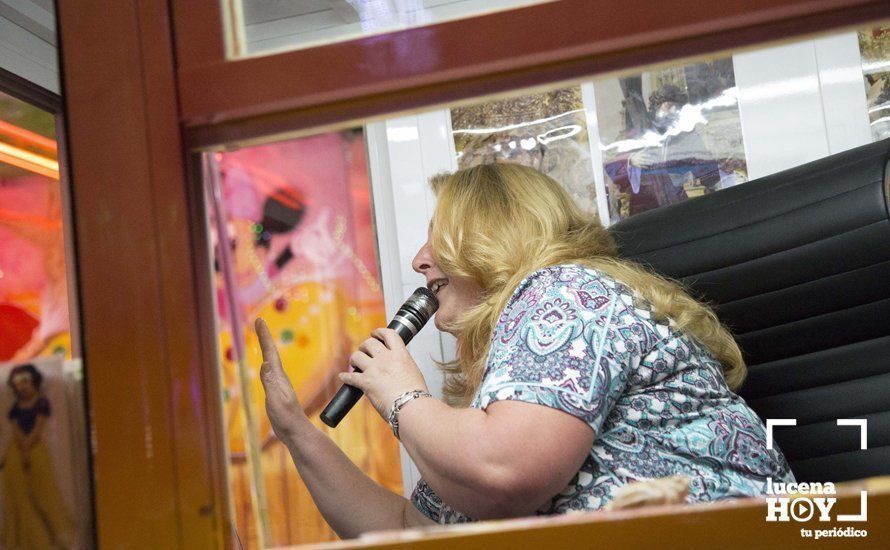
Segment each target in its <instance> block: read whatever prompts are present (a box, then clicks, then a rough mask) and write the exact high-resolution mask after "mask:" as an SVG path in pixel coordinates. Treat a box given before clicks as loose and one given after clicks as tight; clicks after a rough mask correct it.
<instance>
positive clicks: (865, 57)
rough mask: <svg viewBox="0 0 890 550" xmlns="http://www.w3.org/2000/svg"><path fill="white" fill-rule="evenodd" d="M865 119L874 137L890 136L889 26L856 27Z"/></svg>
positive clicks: (875, 139)
mask: <svg viewBox="0 0 890 550" xmlns="http://www.w3.org/2000/svg"><path fill="white" fill-rule="evenodd" d="M858 34H859V53H860V55H861V56H862V78H863V80H864V81H865V99H866V103H867V105H868V122H869V125H870V126H871V136H872V139H873V140H874V141H878V140H881V139H885V138H888V137H890V26H886V25H885V26H882V27H875V28H873V29H868V30H864V31H859V33H858Z"/></svg>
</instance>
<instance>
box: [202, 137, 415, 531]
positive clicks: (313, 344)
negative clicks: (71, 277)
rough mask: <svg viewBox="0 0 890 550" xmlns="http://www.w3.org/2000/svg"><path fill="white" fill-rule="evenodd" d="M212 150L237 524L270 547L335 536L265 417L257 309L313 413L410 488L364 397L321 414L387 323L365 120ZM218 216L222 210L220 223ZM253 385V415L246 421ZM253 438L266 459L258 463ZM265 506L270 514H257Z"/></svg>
mask: <svg viewBox="0 0 890 550" xmlns="http://www.w3.org/2000/svg"><path fill="white" fill-rule="evenodd" d="M209 160H210V162H209V165H210V167H211V168H210V169H211V170H212V173H211V174H209V175H210V176H211V177H209V178H207V181H208V182H209V185H210V186H211V189H210V191H211V193H210V194H209V197H211V198H210V199H209V201H210V202H209V204H208V211H209V212H211V220H210V221H211V234H212V236H213V241H214V260H215V261H214V264H215V269H216V274H215V275H216V289H217V296H218V300H217V304H218V315H219V329H220V331H219V345H220V351H221V354H222V357H221V358H220V359H221V360H220V368H221V379H222V383H223V388H222V390H223V395H224V406H225V411H224V416H225V422H226V432H227V447H228V451H229V459H230V461H229V474H230V481H231V485H230V490H231V496H232V502H233V505H234V513H235V519H236V522H237V530H238V534H239V537H240V539H241V542H242V543H243V544H245V546H247V545H250V546H251V547H256V546H257V544H258V543H259V542H260V541H261V540H262V542H263V543H264V544H265V545H267V546H285V545H292V544H298V543H309V542H320V541H326V540H335V539H336V537H335V535H334V533H333V532H332V531H331V529H330V528H329V527H328V526H327V525H326V524H325V522H324V520H323V519H322V518H321V516H320V515H319V513H318V510H317V508H316V507H315V505H314V504H313V503H312V499H311V497H310V496H309V493H308V491H307V490H306V488H305V486H304V485H303V484H302V482H301V481H300V479H299V475H298V474H297V472H296V470H295V468H294V465H293V463H292V461H291V458H290V455H289V453H288V450H287V448H286V447H285V446H284V445H283V444H282V443H281V442H280V441H279V440H278V439H277V438H276V437H275V435H274V433H273V432H272V429H271V427H270V425H269V420H268V417H267V416H266V414H265V410H264V408H263V400H264V394H263V389H262V385H261V383H260V380H259V369H260V365H261V364H262V356H261V353H260V349H259V344H258V341H257V338H256V334H255V332H254V330H253V321H254V319H256V318H257V317H262V318H263V319H264V320H265V321H266V323H267V324H268V326H269V328H270V330H271V332H272V334H273V336H274V338H275V339H276V342H277V345H278V349H279V352H280V354H281V359H282V362H283V365H284V368H285V370H286V372H287V373H288V375H289V376H290V378H291V380H292V382H293V383H294V385H295V387H296V390H297V394H298V397H299V399H300V402H301V404H302V405H303V407H304V409H305V411H306V414H307V415H308V416H309V418H310V419H311V420H312V421H313V423H315V424H316V425H317V426H318V427H319V428H320V429H322V430H323V431H325V432H326V433H329V434H330V435H331V437H332V438H334V440H335V441H336V442H337V443H338V445H339V446H340V448H341V449H343V451H344V452H346V454H347V455H348V456H349V457H350V458H351V459H352V460H353V461H355V462H356V463H357V464H361V465H363V469H364V470H365V471H366V472H369V473H370V474H371V476H372V477H373V478H374V479H375V480H376V481H377V482H379V483H381V484H382V485H384V486H385V487H387V488H388V489H390V490H392V491H395V492H401V489H402V483H401V471H400V467H399V452H398V445H397V443H396V441H395V440H394V439H393V438H392V435H391V433H390V432H389V428H388V426H387V425H386V424H385V423H384V422H381V421H380V419H379V418H378V417H377V413H376V412H375V411H374V409H373V407H372V406H371V405H370V404H369V403H368V401H367V400H366V399H363V400H361V401H360V402H359V404H358V405H357V406H356V407H355V409H353V411H352V412H351V413H350V414H349V415H348V416H347V417H346V419H345V420H344V421H343V422H342V423H341V424H340V426H338V427H337V428H336V429H331V428H328V427H327V426H325V425H323V424H322V423H321V422H320V420H319V418H318V417H319V413H320V412H321V410H322V409H323V408H324V406H325V405H326V404H327V403H328V401H329V400H330V398H331V397H332V396H333V395H334V393H335V392H336V391H337V390H338V389H339V387H340V385H341V384H340V382H339V379H338V378H337V373H339V372H343V371H345V370H347V368H348V358H349V355H350V354H351V353H352V352H353V351H355V349H356V348H357V347H358V345H359V344H360V343H361V342H362V341H364V340H365V339H367V338H368V336H369V335H370V333H371V330H373V329H375V328H378V327H381V326H385V325H386V319H385V318H384V317H385V312H384V306H383V294H382V291H381V288H380V282H379V274H378V268H377V260H376V256H375V250H374V246H375V242H374V230H373V225H372V221H371V195H370V184H369V179H368V171H367V165H366V154H365V142H364V137H363V133H362V132H361V131H360V130H354V131H346V132H341V133H331V134H324V135H318V136H313V137H307V138H303V139H296V140H290V141H285V142H280V143H274V144H270V145H261V146H255V147H249V148H245V149H241V150H238V151H233V152H226V153H219V154H216V155H215V156H214V157H213V158H211V159H209ZM214 191H218V193H214ZM217 197H218V198H219V199H220V200H216V198H217ZM218 215H222V216H224V218H223V223H221V224H220V223H219V219H218V218H217V216H218ZM220 228H223V229H224V233H223V232H222V231H220V230H219V229H220ZM221 247H225V249H226V250H222V249H221ZM239 367H241V369H239ZM242 369H243V370H242ZM245 395H246V396H248V397H249V399H250V403H251V405H252V407H253V411H254V416H255V422H254V425H253V426H252V427H250V428H248V423H247V421H246V414H245V400H244V397H245ZM251 449H254V450H255V452H256V453H257V454H256V456H258V457H259V464H256V465H253V464H251V461H250V456H251V454H250V453H251ZM264 508H265V509H268V515H267V516H259V515H257V510H259V509H264ZM264 525H265V527H264ZM264 530H265V532H264Z"/></svg>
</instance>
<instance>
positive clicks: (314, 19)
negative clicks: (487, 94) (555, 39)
mask: <svg viewBox="0 0 890 550" xmlns="http://www.w3.org/2000/svg"><path fill="white" fill-rule="evenodd" d="M549 1H552V0H495V1H490V0H334V1H329V0H304V1H302V2H269V1H266V0H222V2H223V10H226V11H224V13H236V14H238V17H237V20H239V21H240V23H236V25H239V26H240V27H241V30H242V31H243V36H244V41H245V46H244V51H241V52H237V55H238V56H241V55H256V54H263V53H269V52H271V51H273V50H295V49H301V48H308V47H312V46H320V45H324V44H329V43H332V42H342V41H345V40H352V39H355V38H359V37H362V36H371V35H375V34H380V33H385V32H392V31H397V30H402V29H409V28H414V27H421V26H424V25H431V24H434V23H441V22H443V21H450V20H454V19H460V18H463V17H471V16H474V15H482V14H484V13H490V12H494V11H500V10H506V9H512V8H518V7H522V6H527V5H531V4H540V3H543V2H549ZM238 35H242V33H241V32H239V33H238ZM414 53H415V54H418V53H421V52H414Z"/></svg>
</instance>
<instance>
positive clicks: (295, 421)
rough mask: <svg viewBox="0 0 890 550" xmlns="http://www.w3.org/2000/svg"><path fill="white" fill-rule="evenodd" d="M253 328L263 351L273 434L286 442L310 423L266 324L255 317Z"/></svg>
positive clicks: (263, 372) (261, 372) (264, 375)
mask: <svg viewBox="0 0 890 550" xmlns="http://www.w3.org/2000/svg"><path fill="white" fill-rule="evenodd" d="M254 328H256V334H257V337H258V338H259V340H260V348H261V349H262V350H263V365H262V366H261V367H260V380H261V381H262V383H263V390H264V391H265V393H266V414H267V415H268V416H269V422H270V423H271V424H272V430H273V431H274V432H275V435H276V436H277V437H278V439H280V440H281V441H283V442H284V443H285V444H287V443H288V442H290V441H291V440H292V439H293V438H294V437H296V436H297V435H298V433H299V432H300V430H305V429H307V428H309V427H311V426H312V425H311V423H310V422H309V418H307V417H306V413H304V412H303V407H302V406H301V405H300V401H299V400H298V399H297V393H296V392H295V391H294V387H293V385H292V384H291V383H290V378H288V377H287V374H286V373H285V372H284V369H283V368H282V367H281V357H280V356H279V355H278V348H276V347H275V341H274V340H273V339H272V334H271V333H270V332H269V327H267V326H266V322H265V321H263V320H262V319H257V320H256V323H255V324H254Z"/></svg>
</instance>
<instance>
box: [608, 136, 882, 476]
mask: <svg viewBox="0 0 890 550" xmlns="http://www.w3.org/2000/svg"><path fill="white" fill-rule="evenodd" d="M888 157H890V140H884V141H881V142H878V143H874V144H871V145H866V146H863V147H858V148H856V149H852V150H850V151H846V152H844V153H840V154H837V155H832V156H830V157H827V158H824V159H821V160H818V161H815V162H811V163H809V164H805V165H803V166H799V167H797V168H794V169H791V170H786V171H784V172H780V173H778V174H774V175H771V176H768V177H765V178H760V179H758V180H753V181H750V182H748V183H745V184H743V185H740V186H736V187H733V188H730V189H726V190H722V191H719V192H717V193H714V194H711V195H706V196H704V197H700V198H696V199H692V200H689V201H687V202H684V203H681V204H676V205H672V206H669V207H665V208H661V209H659V210H654V211H651V212H646V213H643V214H640V215H637V216H634V217H633V218H630V219H628V220H625V221H622V222H620V223H617V224H615V225H614V226H613V227H612V228H611V231H612V233H613V234H614V235H615V237H616V239H617V240H618V243H619V248H620V250H621V254H622V255H623V256H624V257H627V258H632V259H634V260H637V261H639V262H642V263H644V264H648V265H649V266H651V267H652V268H653V269H654V270H655V271H657V272H659V273H662V274H664V275H668V276H670V277H673V278H676V279H679V280H681V281H683V282H684V283H685V284H686V285H688V287H689V288H691V289H692V292H693V294H695V295H697V296H698V297H700V298H702V299H703V300H704V301H706V302H708V303H710V304H711V305H712V306H714V308H715V310H716V311H717V314H718V316H719V317H720V318H721V320H722V321H723V322H724V323H725V324H726V325H727V326H729V327H730V329H731V330H732V331H733V334H734V335H735V336H736V339H737V340H738V342H739V345H740V346H741V348H742V352H743V353H744V355H745V360H746V362H747V364H748V379H747V381H746V382H745V384H744V386H743V387H742V389H741V391H740V394H741V395H742V396H743V397H744V398H745V399H746V400H747V402H748V404H749V405H750V406H751V407H752V408H753V409H754V410H755V411H757V413H758V414H759V415H760V416H761V417H762V418H763V419H767V418H795V419H797V426H796V427H788V428H778V429H776V430H775V437H776V441H777V442H778V444H779V446H780V448H781V449H782V451H783V452H784V453H785V456H786V457H787V458H788V460H789V462H790V463H791V467H792V469H793V470H794V473H795V474H796V476H797V479H798V481H844V480H849V479H856V478H863V477H868V476H875V475H883V474H890V210H888V207H890V173H888V167H890V164H888ZM838 418H865V419H867V420H868V449H867V450H860V432H859V429H858V428H857V427H856V426H838V425H837V424H836V419H838Z"/></svg>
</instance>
